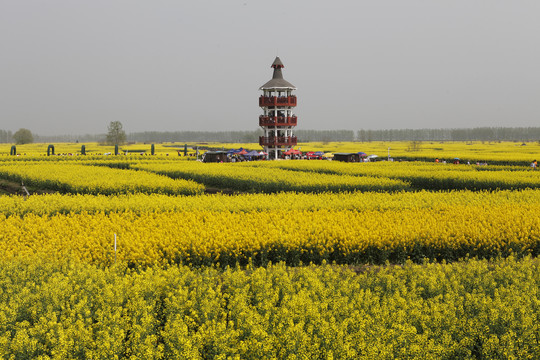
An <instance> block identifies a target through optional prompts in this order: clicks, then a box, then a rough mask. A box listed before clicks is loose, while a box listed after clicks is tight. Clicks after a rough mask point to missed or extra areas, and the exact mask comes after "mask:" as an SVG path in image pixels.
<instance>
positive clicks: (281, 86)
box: [259, 57, 297, 159]
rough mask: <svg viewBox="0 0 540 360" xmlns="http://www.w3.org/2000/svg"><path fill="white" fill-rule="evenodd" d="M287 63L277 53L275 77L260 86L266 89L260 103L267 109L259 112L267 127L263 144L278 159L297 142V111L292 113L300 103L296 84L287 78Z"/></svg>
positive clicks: (265, 127)
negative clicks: (285, 76) (296, 93)
mask: <svg viewBox="0 0 540 360" xmlns="http://www.w3.org/2000/svg"><path fill="white" fill-rule="evenodd" d="M283 67H284V66H283V63H282V62H281V60H280V59H279V57H276V59H275V60H274V62H273V63H272V68H273V69H274V75H273V76H272V79H271V80H270V81H268V82H267V83H266V84H264V85H263V86H261V87H260V88H259V90H262V91H263V94H262V95H261V96H260V97H259V106H260V107H261V108H262V110H263V115H260V116H259V126H260V127H261V128H262V129H263V130H264V136H260V137H259V144H260V145H261V146H262V147H264V151H265V152H266V153H267V154H268V159H278V158H279V157H280V156H281V154H282V153H283V152H285V151H287V150H289V149H291V148H292V147H293V146H295V145H296V143H297V139H296V136H293V132H292V131H293V128H294V127H295V126H296V124H297V118H296V115H294V114H293V113H292V112H293V109H294V107H295V106H296V96H295V95H293V94H292V92H293V90H296V87H294V85H293V84H291V83H290V82H288V81H287V80H285V79H284V78H283V74H282V73H281V69H282V68H283Z"/></svg>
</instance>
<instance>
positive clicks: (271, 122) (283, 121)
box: [259, 115, 298, 126]
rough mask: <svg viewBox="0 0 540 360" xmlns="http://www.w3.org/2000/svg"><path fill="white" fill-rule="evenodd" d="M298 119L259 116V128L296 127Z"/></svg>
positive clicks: (294, 116) (293, 117)
mask: <svg viewBox="0 0 540 360" xmlns="http://www.w3.org/2000/svg"><path fill="white" fill-rule="evenodd" d="M297 123H298V118H297V117H296V115H293V116H264V115H261V116H259V126H296V125H297Z"/></svg>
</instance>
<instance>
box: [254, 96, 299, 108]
mask: <svg viewBox="0 0 540 360" xmlns="http://www.w3.org/2000/svg"><path fill="white" fill-rule="evenodd" d="M259 106H296V96H295V95H291V96H260V97H259Z"/></svg>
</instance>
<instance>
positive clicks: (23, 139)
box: [13, 129, 34, 144]
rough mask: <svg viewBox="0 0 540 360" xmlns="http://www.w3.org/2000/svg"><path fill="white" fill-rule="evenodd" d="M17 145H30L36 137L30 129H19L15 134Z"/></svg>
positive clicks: (14, 138)
mask: <svg viewBox="0 0 540 360" xmlns="http://www.w3.org/2000/svg"><path fill="white" fill-rule="evenodd" d="M13 140H15V143H16V144H30V143H33V142H34V135H32V132H31V131H30V130H28V129H19V130H17V131H16V132H15V134H13Z"/></svg>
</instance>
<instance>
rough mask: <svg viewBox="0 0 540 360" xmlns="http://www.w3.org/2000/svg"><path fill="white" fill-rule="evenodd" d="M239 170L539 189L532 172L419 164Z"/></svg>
mask: <svg viewBox="0 0 540 360" xmlns="http://www.w3.org/2000/svg"><path fill="white" fill-rule="evenodd" d="M240 165H241V166H243V167H257V168H272V169H283V170H289V171H297V172H312V173H316V174H333V175H346V176H361V177H363V176H368V177H379V178H382V179H396V180H401V181H404V182H405V183H407V184H410V186H411V187H412V188H414V189H426V190H454V189H469V190H496V189H509V190H515V189H527V188H530V189H536V188H540V176H539V175H538V173H537V172H536V171H531V170H529V169H524V168H523V167H521V168H519V167H507V166H490V167H486V166H468V165H454V164H432V163H422V162H403V163H400V162H377V163H342V162H338V161H331V162H322V161H313V160H310V161H308V160H302V161H280V162H252V163H242V164H240Z"/></svg>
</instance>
